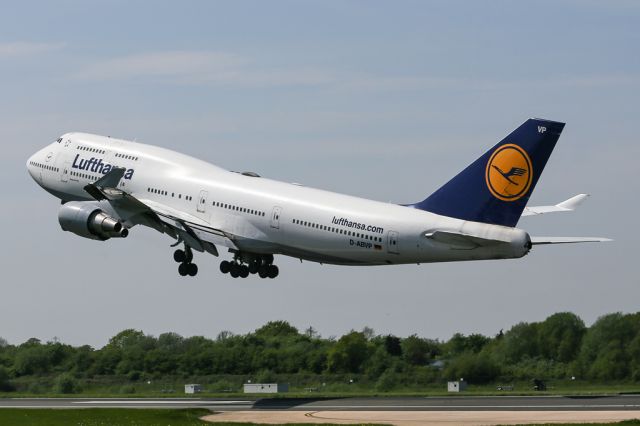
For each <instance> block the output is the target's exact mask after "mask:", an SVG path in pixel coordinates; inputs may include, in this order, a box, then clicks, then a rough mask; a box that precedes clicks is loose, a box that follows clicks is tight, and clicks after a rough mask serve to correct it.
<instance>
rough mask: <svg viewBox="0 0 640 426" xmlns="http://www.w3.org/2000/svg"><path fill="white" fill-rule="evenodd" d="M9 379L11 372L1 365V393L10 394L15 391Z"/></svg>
mask: <svg viewBox="0 0 640 426" xmlns="http://www.w3.org/2000/svg"><path fill="white" fill-rule="evenodd" d="M9 379H10V377H9V370H7V369H6V368H5V367H3V366H1V365H0V391H3V392H10V391H12V390H13V386H12V385H11V381H10V380H9Z"/></svg>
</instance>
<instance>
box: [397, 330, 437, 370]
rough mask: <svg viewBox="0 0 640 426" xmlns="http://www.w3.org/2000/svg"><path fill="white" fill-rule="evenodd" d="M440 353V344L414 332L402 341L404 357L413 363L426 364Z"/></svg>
mask: <svg viewBox="0 0 640 426" xmlns="http://www.w3.org/2000/svg"><path fill="white" fill-rule="evenodd" d="M439 353H440V349H439V344H438V342H436V341H434V340H429V339H423V338H421V337H418V336H417V335H415V334H413V335H411V336H409V337H407V338H406V339H404V340H403V341H402V358H403V359H404V360H405V361H406V362H407V363H409V364H411V365H425V364H426V363H427V362H429V360H431V359H432V358H433V357H435V356H436V355H437V354H439Z"/></svg>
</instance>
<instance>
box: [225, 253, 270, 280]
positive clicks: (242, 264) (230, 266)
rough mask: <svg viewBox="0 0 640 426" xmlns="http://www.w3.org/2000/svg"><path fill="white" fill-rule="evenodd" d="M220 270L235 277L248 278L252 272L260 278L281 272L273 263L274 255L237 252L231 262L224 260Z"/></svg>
mask: <svg viewBox="0 0 640 426" xmlns="http://www.w3.org/2000/svg"><path fill="white" fill-rule="evenodd" d="M220 272H222V273H223V274H229V275H231V276H232V277H233V278H238V277H240V278H247V277H248V276H249V275H250V274H251V275H254V274H258V276H259V277H260V278H275V277H277V276H278V273H279V272H280V271H279V269H278V267H277V266H276V265H274V264H273V255H272V254H269V255H247V254H241V253H236V254H235V256H234V258H233V260H232V261H231V262H229V261H227V260H223V261H222V262H221V263H220Z"/></svg>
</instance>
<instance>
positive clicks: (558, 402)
mask: <svg viewBox="0 0 640 426" xmlns="http://www.w3.org/2000/svg"><path fill="white" fill-rule="evenodd" d="M10 407H13V408H98V407H105V408H106V407H108V408H208V409H211V410H215V411H248V410H287V411H636V410H640V395H614V396H585V397H579V396H569V397H567V396H488V397H482V396H454V397H395V398H384V397H380V398H373V397H371V398H313V399H312V398H308V399H297V398H296V399H294V398H269V399H248V398H247V399H242V398H238V399H209V398H166V399H165V398H117V399H116V398H15V399H0V408H10Z"/></svg>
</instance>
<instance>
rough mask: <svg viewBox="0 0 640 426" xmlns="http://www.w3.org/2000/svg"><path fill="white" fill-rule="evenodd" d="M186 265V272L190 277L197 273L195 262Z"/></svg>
mask: <svg viewBox="0 0 640 426" xmlns="http://www.w3.org/2000/svg"><path fill="white" fill-rule="evenodd" d="M187 265H188V269H187V273H188V274H189V276H190V277H195V276H196V275H198V265H196V264H195V263H188V264H187Z"/></svg>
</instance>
